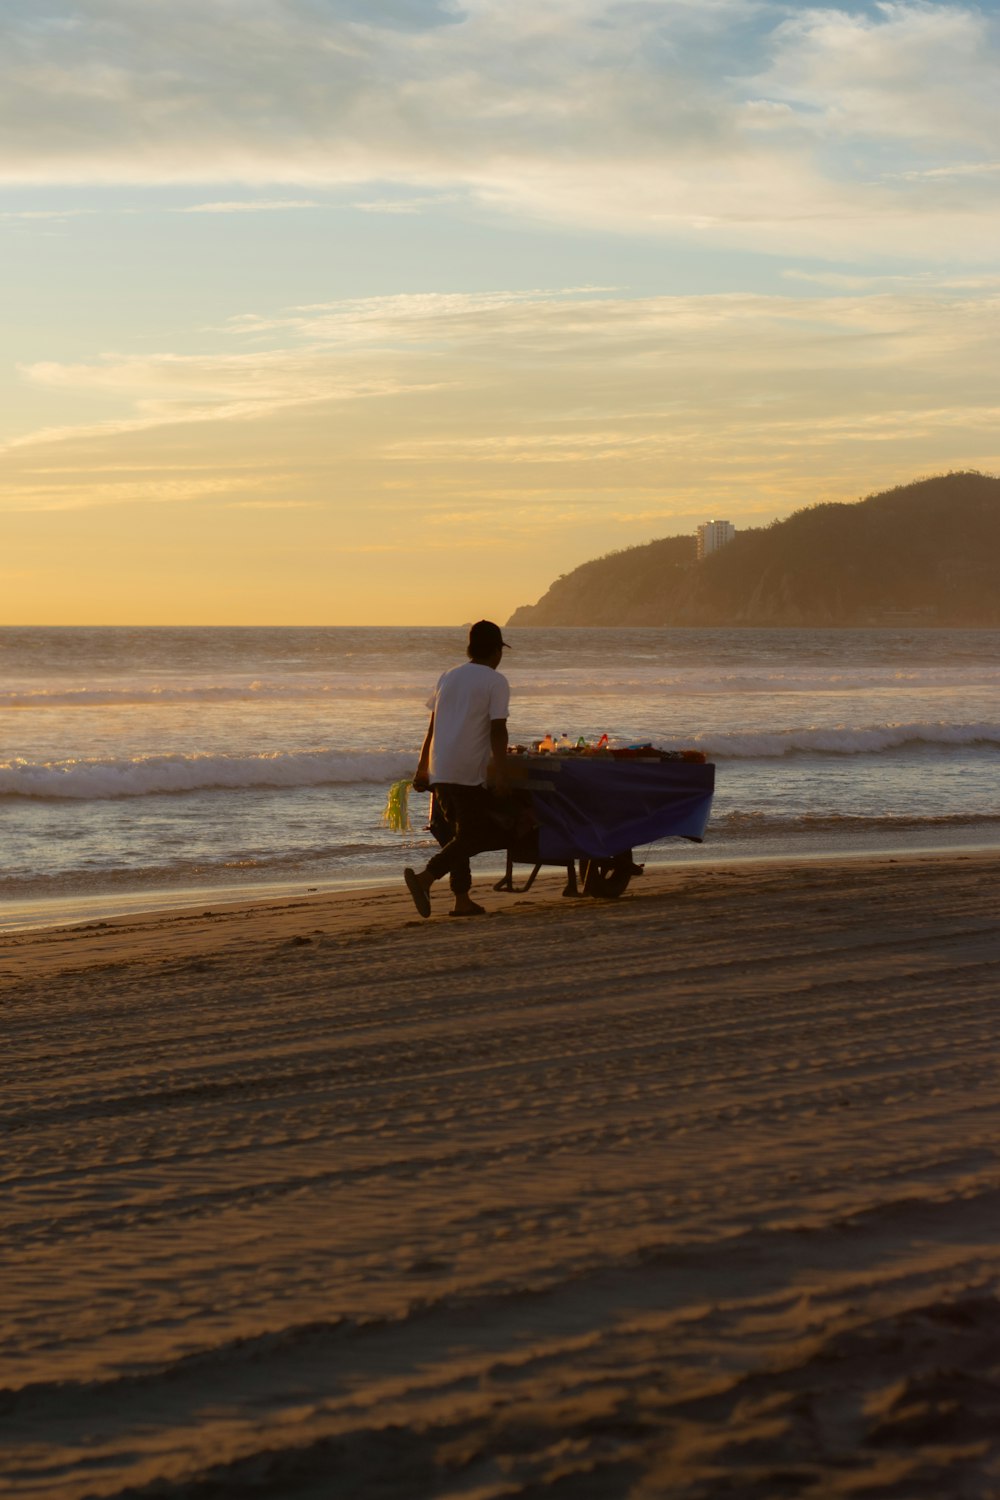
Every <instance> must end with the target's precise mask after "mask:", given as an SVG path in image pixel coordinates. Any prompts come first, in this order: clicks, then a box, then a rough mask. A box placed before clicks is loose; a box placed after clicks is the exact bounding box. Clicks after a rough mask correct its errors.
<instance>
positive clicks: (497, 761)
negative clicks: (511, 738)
mask: <svg viewBox="0 0 1000 1500" xmlns="http://www.w3.org/2000/svg"><path fill="white" fill-rule="evenodd" d="M507 744H508V739H507V720H506V719H491V720H490V751H491V753H492V756H493V759H492V760H491V761H490V780H491V781H492V782H493V783H494V785H496V786H499V787H504V786H505V785H506V783H507Z"/></svg>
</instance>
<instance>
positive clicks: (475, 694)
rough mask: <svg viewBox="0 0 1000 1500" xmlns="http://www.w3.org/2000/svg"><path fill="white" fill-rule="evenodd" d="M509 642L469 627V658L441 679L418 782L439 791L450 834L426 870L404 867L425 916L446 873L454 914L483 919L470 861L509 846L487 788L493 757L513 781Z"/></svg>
mask: <svg viewBox="0 0 1000 1500" xmlns="http://www.w3.org/2000/svg"><path fill="white" fill-rule="evenodd" d="M506 645H507V642H506V641H505V640H504V638H503V636H502V635H501V633H500V627H499V625H494V623H493V621H492V620H479V621H478V622H477V623H476V624H475V625H473V626H472V628H471V629H470V631H469V644H468V648H467V651H466V654H467V656H468V658H469V660H468V661H467V662H464V663H463V665H462V666H460V667H452V669H451V671H450V672H445V673H444V675H443V676H442V677H440V678H439V679H438V684H437V687H436V688H435V689H434V695H433V697H432V698H431V700H430V709H431V718H430V723H429V724H428V726H427V733H426V735H425V736H424V743H423V748H422V749H421V751H420V763H419V765H418V766H417V769H416V773H415V775H414V777H413V786H414V789H415V790H416V791H418V792H426V791H427V789H428V787H431V788H432V789H433V792H434V799H435V803H436V806H437V809H438V811H439V812H440V814H441V815H442V817H443V818H444V821H445V822H446V823H447V825H448V829H449V831H450V833H451V838H450V840H449V841H448V843H447V844H445V846H444V848H443V849H442V850H441V851H440V853H438V854H435V855H434V856H433V858H432V859H430V860H428V862H427V865H426V867H425V868H424V869H423V870H420V871H417V870H410V869H407V870H405V871H404V872H403V874H404V878H405V880H406V887H407V890H408V891H409V892H410V895H411V896H412V897H413V904H414V906H415V907H416V908H417V911H418V912H419V913H420V915H421V916H422V917H429V916H430V914H431V899H430V889H431V886H432V885H433V884H434V882H435V880H440V878H441V876H442V875H448V876H450V877H451V878H450V885H451V889H452V893H453V895H454V897H455V905H454V907H453V908H452V911H451V913H450V915H451V916H453V917H478V916H482V915H483V914H484V908H483V907H481V906H477V904H476V903H475V901H473V900H472V899H471V897H470V896H469V891H470V890H471V888H472V871H471V869H470V868H469V859H470V858H471V856H472V855H473V854H481V853H482V852H483V851H484V850H486V849H501V848H504V847H506V845H505V835H504V833H503V831H502V830H501V828H500V827H499V825H498V824H497V823H496V822H495V821H494V820H493V819H492V818H491V816H490V793H489V791H487V788H486V773H487V770H488V769H489V768H490V765H491V762H492V771H493V779H494V781H495V782H496V783H497V784H499V785H500V787H501V788H502V787H503V785H504V784H505V783H506V778H507V712H508V708H509V705H510V687H509V684H508V682H507V679H506V677H504V676H503V675H502V674H501V673H500V672H499V671H498V670H497V668H498V667H499V665H500V661H501V658H502V656H503V653H504V647H505V646H506Z"/></svg>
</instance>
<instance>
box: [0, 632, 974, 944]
mask: <svg viewBox="0 0 1000 1500" xmlns="http://www.w3.org/2000/svg"><path fill="white" fill-rule="evenodd" d="M507 636H508V639H509V640H510V641H511V644H512V650H511V651H510V652H509V653H507V655H506V657H505V660H504V665H503V670H504V672H505V673H506V675H507V676H508V678H509V680H510V684H511V692H512V708H511V718H510V732H511V740H512V742H514V743H521V744H525V743H528V742H530V741H531V740H533V739H538V738H540V737H541V736H542V735H544V734H545V733H546V732H548V731H551V732H553V733H555V734H562V733H567V734H568V735H569V736H570V737H571V739H573V740H574V741H575V740H576V739H577V738H578V737H579V736H581V735H582V736H585V737H586V738H588V739H590V740H596V739H597V738H598V737H599V736H600V735H601V734H604V733H606V734H607V735H608V736H609V738H610V740H611V742H612V744H615V743H617V744H629V743H634V742H637V741H645V740H651V741H652V742H653V743H654V744H657V745H660V746H662V747H664V748H667V749H684V748H697V749H701V750H704V751H705V752H706V753H707V754H708V756H709V758H710V759H711V760H712V761H714V762H715V763H716V766H717V791H716V799H715V805H714V810H713V817H712V820H711V823H710V825H709V831H708V835H707V838H706V842H705V844H704V845H702V846H692V845H690V844H681V843H678V842H672V843H671V842H668V843H664V844H661V845H657V846H654V847H652V848H649V849H645V850H639V851H636V857H637V858H638V859H640V860H642V859H648V860H652V861H653V862H657V863H666V862H670V861H676V860H691V859H695V860H706V859H707V860H711V859H719V858H740V857H748V856H755V855H765V856H771V855H774V856H779V855H794V854H803V855H819V854H823V853H837V852H850V851H859V852H869V851H892V850H899V851H903V850H912V849H915V848H941V847H949V846H957V845H976V846H993V845H997V844H1000V631H965V630H948V631H945V630H930V629H920V630H918V629H900V630H802V631H798V630H787V629H786V630H677V629H659V630H652V629H650V630H635V629H621V630H608V629H587V630H582V629H569V628H566V629H551V628H545V629H541V628H539V629H534V628H526V629H521V630H512V631H510V632H507ZM464 644H465V632H464V630H463V629H462V628H444V627H442V628H419V629H416V628H414V629H397V628H385V629H370V628H365V629H361V628H358V629H350V628H329V629H306V628H282V629H275V628H264V627H260V628H256V627H255V628H245V629H229V628H215V629H194V628H190V629H175V628H162V629H125V628H120V629H110V628H109V629H97V628H94V629H90V628H73V629H70V628H46V629H37V628H30V629H29V628H5V629H2V630H0V827H2V832H3V844H2V847H3V859H2V866H0V928H6V929H12V928H16V927H23V926H27V925H31V924H33V923H36V922H39V921H55V920H82V919H84V918H93V917H94V916H96V915H111V914H114V913H118V912H125V911H128V910H130V909H135V908H136V907H137V906H138V907H149V906H167V905H170V904H177V903H179V902H180V901H182V900H187V899H190V897H191V894H192V892H198V893H201V892H207V893H209V894H211V895H212V896H213V897H214V898H215V899H224V898H225V897H227V896H228V897H233V896H238V895H241V894H242V895H246V894H254V893H255V892H264V891H271V890H274V889H276V888H277V889H281V890H288V891H296V892H300V891H303V890H312V889H326V888H328V887H331V886H335V885H338V884H344V883H349V884H354V883H359V882H364V881H375V880H380V881H385V880H394V879H396V878H397V877H398V876H399V873H400V871H401V869H402V866H403V865H404V864H408V863H414V862H420V861H422V860H423V858H424V857H425V852H426V851H427V850H429V849H431V848H433V847H434V846H433V844H432V842H431V840H430V836H429V835H428V834H427V832H426V831H425V829H424V826H423V825H424V822H425V820H426V813H427V799H426V798H424V797H419V796H417V795H416V794H413V796H412V797H411V812H412V816H413V829H412V831H411V832H410V833H409V834H403V835H401V834H397V833H393V832H390V831H389V830H388V829H386V828H384V827H382V826H381V824H380V816H381V813H382V809H383V806H384V804H385V799H386V793H387V790H388V788H389V786H390V785H391V783H392V782H394V781H396V780H398V779H399V778H401V777H403V776H406V775H408V774H409V773H410V772H411V771H412V770H413V767H414V765H415V762H416V756H417V751H418V748H419V745H420V742H421V739H422V736H423V732H424V729H425V727H426V721H427V709H426V702H427V698H428V695H429V694H430V692H431V690H432V688H433V685H434V683H435V681H436V679H437V677H438V676H439V674H440V673H441V672H442V671H444V670H445V669H446V668H447V667H449V666H452V665H454V664H456V663H457V662H459V661H461V660H463V659H464ZM499 858H500V856H494V857H491V856H484V857H483V858H482V860H481V861H479V862H478V868H479V869H480V870H481V871H482V872H483V874H485V873H487V872H489V871H491V870H493V869H494V868H496V867H497V861H498V859H499Z"/></svg>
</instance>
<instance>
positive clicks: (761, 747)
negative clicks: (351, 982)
mask: <svg viewBox="0 0 1000 1500" xmlns="http://www.w3.org/2000/svg"><path fill="white" fill-rule="evenodd" d="M659 743H660V744H661V746H662V747H663V748H664V749H689V748H697V749H700V750H703V751H705V752H706V754H707V755H708V756H709V758H710V759H712V760H718V761H726V760H771V759H781V758H785V757H791V756H808V755H835V756H872V755H879V754H885V753H889V752H893V751H913V750H920V749H922V748H940V747H948V746H951V747H958V748H962V747H964V748H978V749H1000V724H987V723H976V724H946V723H936V724H879V725H874V726H872V727H869V728H856V727H851V726H847V725H839V726H836V727H833V728H816V727H809V728H805V729H784V730H776V731H774V732H773V733H759V732H753V733H745V734H741V733H725V732H721V733H710V734H705V735H689V736H687V737H676V738H674V739H673V740H671V739H670V737H669V736H666V737H661V738H660V740H659ZM416 757H417V747H416V746H414V747H413V749H411V750H291V751H273V752H266V753H264V752H261V753H257V754H252V755H238V754H228V755H227V754H208V753H199V754H191V755H182V754H175V755H136V756H131V757H120V758H112V759H80V760H60V761H44V762H38V761H29V760H23V759H15V760H10V761H7V762H5V763H0V797H35V798H53V799H61V798H67V799H79V800H103V799H106V798H115V797H144V796H147V795H150V794H152V793H161V792H196V791H212V790H218V791H226V790H247V789H251V788H269V787H270V788H282V787H285V788H287V787H318V786H352V785H353V786H362V785H365V784H381V785H387V784H388V783H390V782H392V781H396V780H399V779H400V778H401V777H404V776H408V775H409V774H410V773H411V772H412V770H413V768H414V765H415V762H416Z"/></svg>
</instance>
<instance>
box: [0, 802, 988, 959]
mask: <svg viewBox="0 0 1000 1500" xmlns="http://www.w3.org/2000/svg"><path fill="white" fill-rule="evenodd" d="M790 845H791V846H792V847H790ZM434 848H436V845H433V844H430V843H428V845H427V846H426V850H425V849H424V848H423V847H420V848H417V849H413V848H411V849H401V850H400V852H399V881H401V879H402V869H403V866H404V865H405V864H407V863H413V864H422V863H424V861H425V858H426V855H427V854H429V853H430V852H432V851H433V849H434ZM991 851H997V852H1000V835H994V836H992V837H988V838H984V837H983V834H982V832H981V831H980V830H979V829H976V828H974V827H969V828H966V829H957V828H955V827H951V828H949V829H948V830H947V831H945V830H942V831H941V832H940V834H939V836H938V837H937V838H929V837H928V834H927V831H926V830H924V829H920V830H901V831H900V832H898V833H896V834H895V835H893V836H891V837H889V836H886V835H885V833H880V834H879V835H877V836H875V837H872V835H871V834H870V833H867V832H866V833H860V834H858V833H854V834H852V833H851V832H849V831H842V832H840V833H837V834H831V833H829V832H827V833H824V834H822V835H821V834H815V833H808V834H802V835H798V836H796V837H795V839H794V840H791V839H789V838H787V837H785V838H774V837H765V838H761V837H759V836H758V837H755V838H753V839H743V840H738V841H736V840H734V841H732V842H731V843H730V844H729V846H728V847H725V848H720V847H719V845H718V844H717V843H714V842H712V841H711V840H708V841H706V842H705V843H704V844H701V845H695V844H684V845H680V844H678V845H674V846H673V847H671V848H669V849H664V848H663V847H656V848H654V849H653V850H652V851H651V852H650V854H649V855H648V856H647V857H646V858H645V860H644V859H643V851H641V850H639V851H637V859H638V862H639V863H640V864H643V863H644V864H645V869H646V872H647V875H653V874H656V875H663V874H668V873H669V872H670V871H671V870H674V869H688V870H691V869H694V870H696V869H704V868H715V867H720V868H725V867H727V866H730V865H737V864H757V863H766V864H772V865H773V864H782V863H785V862H788V863H791V864H796V863H807V864H815V863H817V862H819V863H822V862H823V861H824V860H827V859H830V860H839V859H855V860H856V859H861V860H864V859H874V860H881V859H887V858H892V859H898V858H909V857H911V856H915V857H921V856H924V855H931V854H933V855H948V854H951V853H955V854H959V853H989V852H991ZM548 868H549V867H544V868H543V872H542V875H540V876H539V881H541V879H542V878H543V876H544V874H545V870H546V869H548ZM552 868H553V870H554V871H555V873H558V872H557V871H556V869H555V867H552ZM528 871H529V867H528V866H527V865H518V866H516V867H515V878H516V879H520V880H523V879H524V878H525V877H526V876H527V874H528ZM502 873H503V861H502V859H500V858H499V857H498V858H497V859H496V860H494V859H493V858H491V856H490V855H489V854H485V855H481V856H479V858H478V859H477V860H476V861H475V862H474V863H473V869H472V874H473V885H474V889H477V890H478V891H479V892H480V893H482V891H483V890H484V888H485V889H486V890H487V891H488V890H489V887H490V886H491V885H492V883H493V882H494V881H495V880H497V879H498V878H499V876H500V875H501V874H502ZM397 884H398V881H397V880H396V879H394V878H393V877H392V876H390V875H388V874H387V873H386V872H385V871H379V872H378V873H373V874H369V875H354V876H347V875H336V876H332V877H327V878H325V879H324V878H317V877H315V876H309V877H307V876H302V877H300V878H295V879H285V880H273V881H264V880H262V881H260V882H259V883H256V882H247V881H243V882H241V883H239V884H234V883H226V882H225V881H223V880H219V881H207V882H205V883H199V884H186V885H179V886H170V885H163V886H156V887H149V886H145V887H136V888H134V889H126V890H120V891H119V890H115V891H109V890H104V891H97V892H92V893H86V892H74V893H71V894H66V895H45V896H29V897H14V898H8V899H7V900H5V901H3V902H0V938H2V937H3V936H4V935H6V934H10V933H17V932H29V931H37V930H39V929H46V928H59V927H80V926H84V925H86V924H88V923H94V922H109V921H124V920H128V919H132V920H136V919H141V918H142V917H144V916H147V915H149V916H152V915H157V916H158V915H165V914H169V913H172V912H173V913H179V912H183V911H185V910H187V909H189V908H191V909H193V908H195V907H197V906H199V905H201V906H205V905H210V904H212V905H224V906H226V907H242V906H261V905H267V904H268V903H270V902H275V901H290V900H302V899H305V898H306V897H308V896H313V895H318V896H331V895H343V893H345V892H352V891H372V890H377V889H383V890H385V891H391V890H394V889H395V888H396V886H397ZM536 885H537V882H536ZM640 885H641V881H640V882H639V883H638V884H635V885H633V886H632V887H631V890H632V892H637V891H638V889H639V886H640ZM438 899H439V900H440V899H441V897H440V896H439V898H438Z"/></svg>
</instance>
